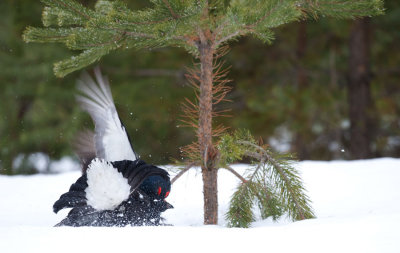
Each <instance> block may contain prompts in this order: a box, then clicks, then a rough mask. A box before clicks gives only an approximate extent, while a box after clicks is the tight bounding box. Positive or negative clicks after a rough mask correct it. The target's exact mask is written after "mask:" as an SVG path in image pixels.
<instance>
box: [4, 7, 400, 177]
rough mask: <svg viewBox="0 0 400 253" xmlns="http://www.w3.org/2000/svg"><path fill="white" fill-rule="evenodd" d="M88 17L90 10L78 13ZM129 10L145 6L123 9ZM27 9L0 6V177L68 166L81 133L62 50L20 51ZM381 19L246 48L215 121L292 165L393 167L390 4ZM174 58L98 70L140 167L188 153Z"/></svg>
mask: <svg viewBox="0 0 400 253" xmlns="http://www.w3.org/2000/svg"><path fill="white" fill-rule="evenodd" d="M81 2H83V3H84V4H85V5H89V6H93V5H94V3H95V1H92V0H91V1H89V0H87V1H81ZM126 2H128V4H129V6H130V7H131V8H133V9H137V8H145V7H146V6H148V5H149V2H148V1H139V0H129V1H126ZM42 8H43V6H42V4H41V3H40V2H39V1H37V0H30V1H27V0H24V1H22V0H1V1H0V16H1V18H0V174H21V173H24V174H26V173H35V172H38V170H39V168H37V167H35V166H37V165H36V163H32V162H31V161H32V157H34V156H37V154H41V157H46V161H47V165H46V166H45V167H46V168H47V170H46V169H45V170H43V169H41V170H40V171H41V172H46V171H47V172H49V171H48V168H49V164H50V163H51V161H54V160H58V159H60V158H61V157H64V156H73V151H72V148H71V142H72V140H73V138H74V136H75V135H76V133H77V132H79V131H80V130H83V129H84V128H92V127H93V125H92V123H91V120H90V118H89V116H88V115H87V114H85V113H83V112H82V111H81V110H80V109H79V107H78V105H77V103H76V102H75V97H74V94H75V93H76V90H75V83H76V80H77V78H78V77H79V73H73V74H70V75H68V76H67V77H65V78H63V79H59V78H56V77H55V76H54V74H53V70H52V68H53V63H54V62H56V61H59V60H61V59H64V58H65V57H67V56H69V55H72V53H71V52H69V51H68V50H67V49H65V48H64V46H63V45H50V44H35V43H31V44H26V43H24V42H23V41H22V39H21V34H22V31H23V30H24V29H25V27H26V26H28V25H30V26H41V20H40V16H41V11H42ZM385 8H386V14H385V15H382V16H378V17H374V18H364V19H361V20H355V21H354V20H353V21H348V20H346V21H338V20H334V19H319V20H317V21H307V22H300V23H294V24H289V25H286V26H283V27H282V28H280V29H278V30H276V39H275V41H274V42H273V43H272V45H266V44H262V43H261V42H260V41H257V40H255V39H251V38H244V39H241V40H239V41H237V42H235V43H231V50H230V52H229V53H228V55H226V56H225V60H226V65H227V66H231V71H230V73H229V79H231V80H232V82H231V83H230V85H231V86H232V87H233V90H232V92H231V93H230V94H229V95H228V98H229V99H230V100H232V102H231V103H225V104H223V105H222V106H223V107H224V109H231V113H230V114H231V115H232V117H227V118H219V119H217V120H218V121H220V122H222V123H223V124H224V125H226V126H228V127H230V129H231V130H234V129H237V128H246V129H249V130H250V131H251V132H252V133H253V135H254V136H259V137H260V138H261V139H262V140H263V142H264V143H268V144H269V145H271V147H272V148H274V149H275V150H277V151H291V152H294V153H296V154H297V156H298V158H299V159H301V160H305V159H312V160H331V159H363V158H373V157H382V156H391V157H400V50H399V49H398V48H399V45H400V2H399V1H396V0H388V1H385ZM192 65H193V60H192V59H191V56H190V55H188V54H187V53H186V52H185V51H184V50H181V49H179V48H178V49H177V48H164V49H158V50H152V51H149V50H140V51H134V50H132V51H124V52H120V53H117V54H112V55H109V56H106V57H104V59H102V60H101V62H100V66H101V68H102V70H103V74H105V75H107V76H108V77H109V79H110V81H111V87H112V92H113V96H114V100H115V103H116V106H117V109H118V111H119V114H120V117H121V119H122V121H123V122H124V124H125V125H126V127H127V130H128V132H129V133H130V135H131V138H132V141H133V146H134V148H135V149H136V151H137V152H138V153H139V154H140V155H141V157H142V159H144V160H146V161H147V162H150V163H154V164H168V163H171V159H180V147H183V146H185V145H187V144H189V143H191V142H192V141H193V140H194V138H195V134H194V133H193V132H192V129H189V128H182V127H180V126H179V125H180V122H179V119H180V118H181V117H182V116H181V115H182V113H181V108H180V103H181V102H182V101H183V100H184V98H185V97H188V98H192V96H193V95H194V94H193V90H192V89H191V88H190V87H189V86H188V84H187V81H186V79H185V73H186V67H190V66H192Z"/></svg>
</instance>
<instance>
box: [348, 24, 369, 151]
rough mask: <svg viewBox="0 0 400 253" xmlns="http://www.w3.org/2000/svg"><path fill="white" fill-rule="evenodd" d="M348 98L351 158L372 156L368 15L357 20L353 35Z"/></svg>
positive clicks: (351, 39)
mask: <svg viewBox="0 0 400 253" xmlns="http://www.w3.org/2000/svg"><path fill="white" fill-rule="evenodd" d="M349 49H350V56H349V57H350V59H349V82H348V86H347V88H348V102H349V117H350V153H351V157H352V159H364V158H370V157H371V155H372V154H371V141H372V134H373V127H372V125H373V124H372V122H373V121H372V112H373V103H372V99H371V91H370V78H371V73H370V66H369V60H370V59H369V50H370V42H369V19H368V18H363V19H359V20H355V21H354V23H353V27H352V30H351V35H350V45H349Z"/></svg>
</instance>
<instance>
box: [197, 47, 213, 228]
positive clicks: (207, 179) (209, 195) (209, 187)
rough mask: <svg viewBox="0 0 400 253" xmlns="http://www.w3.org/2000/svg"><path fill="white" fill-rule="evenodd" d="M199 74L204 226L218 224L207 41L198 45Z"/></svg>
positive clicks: (199, 137) (199, 129)
mask: <svg viewBox="0 0 400 253" xmlns="http://www.w3.org/2000/svg"><path fill="white" fill-rule="evenodd" d="M199 53H200V63H201V73H200V96H199V107H200V109H199V128H198V133H197V134H198V139H199V144H200V152H201V155H202V166H201V169H202V175H203V194H204V224H217V223H218V188H217V176H218V168H216V166H215V157H216V156H215V154H216V149H215V148H214V146H213V143H212V85H213V56H214V51H213V48H212V46H211V45H210V44H209V42H207V41H202V42H201V43H200V44H199Z"/></svg>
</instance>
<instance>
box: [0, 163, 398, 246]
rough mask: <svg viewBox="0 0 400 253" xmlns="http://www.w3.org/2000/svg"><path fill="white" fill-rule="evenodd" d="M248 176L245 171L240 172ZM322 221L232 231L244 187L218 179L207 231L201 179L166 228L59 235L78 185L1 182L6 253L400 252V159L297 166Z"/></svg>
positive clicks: (69, 178) (185, 180)
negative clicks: (63, 201) (59, 205)
mask: <svg viewBox="0 0 400 253" xmlns="http://www.w3.org/2000/svg"><path fill="white" fill-rule="evenodd" d="M234 167H235V168H236V169H238V170H240V171H243V170H244V169H245V167H246V165H236V166H234ZM297 168H298V169H299V171H300V172H301V175H302V178H303V180H304V184H305V187H306V189H307V190H308V195H309V197H310V198H311V200H312V202H313V204H312V205H313V207H314V210H315V213H316V215H317V217H318V218H316V219H312V220H305V221H299V222H290V221H289V220H287V219H282V220H280V221H278V222H276V223H274V222H272V221H271V220H264V221H257V222H255V223H253V227H252V228H249V229H236V228H235V229H232V228H226V227H225V224H226V221H225V220H224V213H225V212H226V210H227V207H228V201H229V197H230V195H231V194H232V192H233V190H234V189H235V187H236V186H237V184H238V180H237V178H235V176H233V175H232V174H231V173H230V172H228V171H224V170H221V171H220V172H219V181H218V183H219V220H220V224H219V225H218V226H204V225H202V220H203V217H202V213H203V200H202V182H201V174H200V172H199V171H198V170H191V171H190V172H188V173H186V174H185V175H183V176H182V177H181V178H180V179H179V180H178V181H177V182H176V183H175V184H174V185H173V187H172V191H171V194H170V196H169V197H168V200H169V202H170V203H171V204H173V205H174V206H175V209H172V210H168V211H167V212H165V214H164V217H165V218H166V220H167V223H170V224H173V225H174V226H166V227H125V228H90V227H84V228H70V227H57V228H55V227H53V225H54V224H56V223H57V222H59V221H60V220H61V219H63V218H64V217H65V216H66V214H67V212H68V211H67V210H64V211H61V212H60V213H59V214H57V215H56V214H54V213H53V212H52V205H53V203H54V201H56V200H57V199H58V198H59V196H60V195H61V194H62V193H64V192H66V191H67V190H68V188H69V186H70V185H71V184H72V183H73V182H75V180H76V179H77V178H78V177H79V172H77V171H75V172H67V173H63V174H57V175H34V176H13V177H7V176H0V252H2V253H9V252H41V253H46V252H57V253H58V252H96V253H97V252H143V251H146V252H307V253H308V252H318V253H320V252H324V253H325V252H352V253H354V252H363V253H364V252H400V159H390V158H383V159H373V160H360V161H350V162H346V161H332V162H312V161H305V162H300V163H299V164H297Z"/></svg>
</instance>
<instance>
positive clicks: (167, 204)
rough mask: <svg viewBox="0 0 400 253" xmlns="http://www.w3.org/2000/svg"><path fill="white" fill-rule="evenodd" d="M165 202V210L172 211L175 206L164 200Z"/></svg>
mask: <svg viewBox="0 0 400 253" xmlns="http://www.w3.org/2000/svg"><path fill="white" fill-rule="evenodd" d="M164 202H165V208H166V209H172V208H174V206H173V205H171V204H170V203H168V202H167V201H165V200H164Z"/></svg>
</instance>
